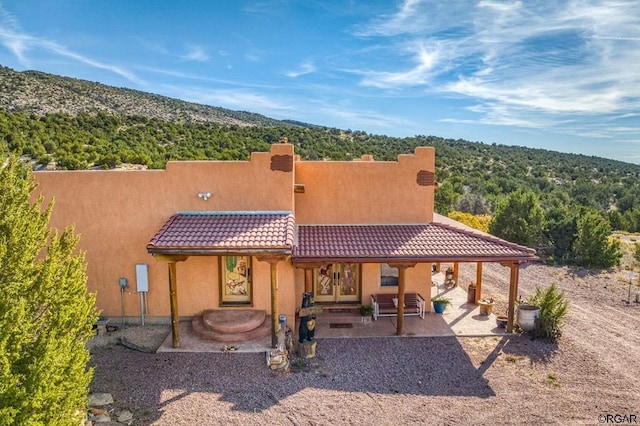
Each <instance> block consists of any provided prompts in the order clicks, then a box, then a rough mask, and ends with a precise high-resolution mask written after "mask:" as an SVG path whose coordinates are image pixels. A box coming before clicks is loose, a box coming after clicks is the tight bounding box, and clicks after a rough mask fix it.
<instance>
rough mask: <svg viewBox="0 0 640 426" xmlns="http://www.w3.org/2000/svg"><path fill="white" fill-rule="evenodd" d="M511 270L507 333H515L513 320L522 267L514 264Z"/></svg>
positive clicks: (511, 265)
mask: <svg viewBox="0 0 640 426" xmlns="http://www.w3.org/2000/svg"><path fill="white" fill-rule="evenodd" d="M509 266H510V268H511V277H510V280H509V307H508V310H507V333H511V332H512V331H513V320H514V318H513V317H514V313H515V304H516V294H517V293H518V275H519V272H520V265H519V264H518V263H517V262H514V263H512V264H510V265H509Z"/></svg>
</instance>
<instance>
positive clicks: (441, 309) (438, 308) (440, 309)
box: [433, 302, 447, 314]
mask: <svg viewBox="0 0 640 426" xmlns="http://www.w3.org/2000/svg"><path fill="white" fill-rule="evenodd" d="M446 307H447V305H445V304H444V303H437V302H433V310H434V311H435V313H436V314H441V313H443V312H444V310H445V308H446Z"/></svg>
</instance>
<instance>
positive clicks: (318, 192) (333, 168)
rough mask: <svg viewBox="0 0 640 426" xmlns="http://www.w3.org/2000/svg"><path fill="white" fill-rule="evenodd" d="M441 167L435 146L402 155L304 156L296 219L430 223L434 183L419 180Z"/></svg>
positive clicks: (298, 178)
mask: <svg viewBox="0 0 640 426" xmlns="http://www.w3.org/2000/svg"><path fill="white" fill-rule="evenodd" d="M420 171H429V172H435V150H434V149H433V148H431V147H419V148H417V149H416V150H415V154H413V155H400V156H398V161H299V162H296V178H295V179H296V183H297V184H303V185H304V186H305V192H304V193H302V194H300V193H298V194H295V195H296V197H295V202H296V205H295V207H296V223H299V224H327V223H336V224H346V223H349V224H354V223H424V222H431V221H432V220H433V194H434V186H421V185H418V183H417V182H416V177H417V174H418V173H419V172H420Z"/></svg>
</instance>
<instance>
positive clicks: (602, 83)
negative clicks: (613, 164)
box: [0, 0, 640, 163]
mask: <svg viewBox="0 0 640 426" xmlns="http://www.w3.org/2000/svg"><path fill="white" fill-rule="evenodd" d="M0 64H1V65H4V66H7V67H9V68H12V69H14V70H16V71H23V70H27V69H32V70H38V71H43V72H47V73H52V74H59V75H63V76H69V77H75V78H81V79H86V80H91V81H98V82H100V83H104V84H108V85H112V86H117V87H128V88H133V89H137V90H142V91H146V92H152V93H157V94H162V95H166V96H170V97H173V98H179V99H184V100H187V101H191V102H197V103H202V104H208V105H214V106H220V107H224V108H230V109H235V110H245V111H250V112H257V113H260V114H264V115H266V116H268V117H272V118H276V119H294V120H299V121H305V122H309V123H313V124H319V125H325V126H330V127H337V128H342V129H352V130H363V131H366V132H368V133H375V134H385V135H390V136H399V137H404V136H414V135H435V136H442V137H447V138H455V139H457V138H462V139H467V140H471V141H483V142H485V143H498V144H505V145H520V146H529V147H534V148H544V149H550V150H554V151H562V152H572V153H581V154H586V155H596V156H601V157H606V158H613V159H618V160H622V161H627V162H632V163H640V117H639V115H640V1H638V0H601V1H590V0H575V1H562V0H559V1H555V0H554V1H549V0H544V1H484V0H483V1H456V0H447V1H444V0H433V1H420V0H404V1H380V0H370V1H365V0H362V1H355V0H354V1H331V0H326V1H314V0H299V1H295V0H290V1H286V0H255V1H240V0H238V1H236V0H217V1H212V0H189V1H178V0H174V1H162V0H0Z"/></svg>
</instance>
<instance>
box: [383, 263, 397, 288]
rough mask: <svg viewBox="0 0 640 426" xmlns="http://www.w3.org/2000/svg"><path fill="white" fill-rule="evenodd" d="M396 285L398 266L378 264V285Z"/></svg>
mask: <svg viewBox="0 0 640 426" xmlns="http://www.w3.org/2000/svg"><path fill="white" fill-rule="evenodd" d="M397 286H398V268H393V267H391V266H389V264H387V263H381V264H380V287H397Z"/></svg>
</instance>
